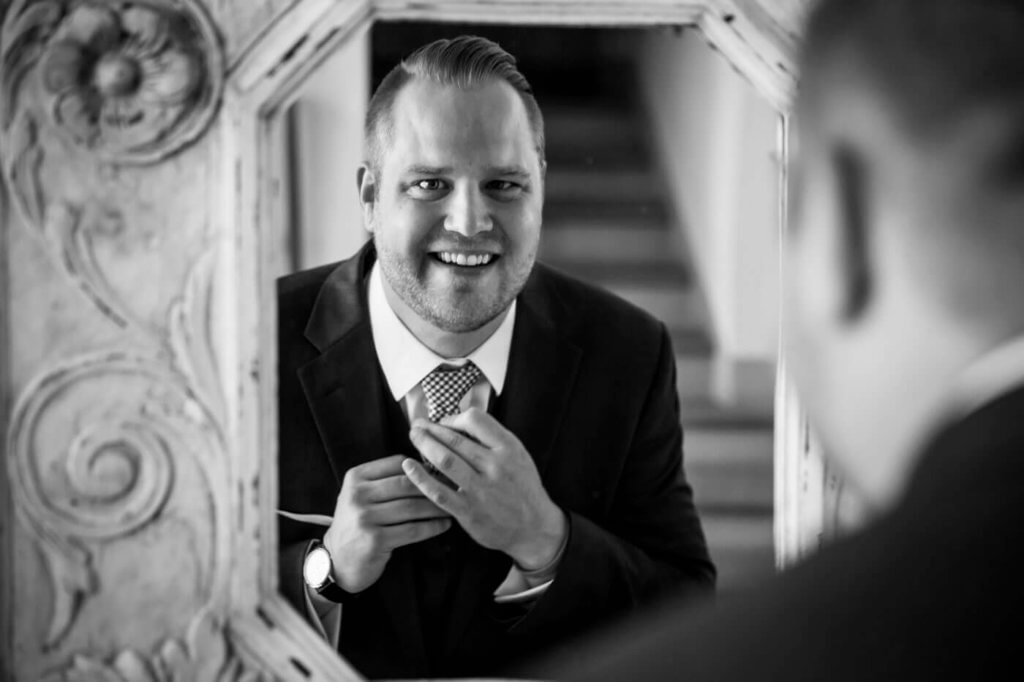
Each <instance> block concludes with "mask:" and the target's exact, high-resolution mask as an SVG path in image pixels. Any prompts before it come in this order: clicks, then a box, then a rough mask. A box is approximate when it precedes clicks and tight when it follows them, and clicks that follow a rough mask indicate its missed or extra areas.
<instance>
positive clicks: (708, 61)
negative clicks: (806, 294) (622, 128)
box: [638, 29, 779, 402]
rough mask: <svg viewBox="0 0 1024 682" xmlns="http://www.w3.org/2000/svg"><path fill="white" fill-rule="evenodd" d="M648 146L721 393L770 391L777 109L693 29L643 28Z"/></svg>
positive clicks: (763, 394) (755, 396)
mask: <svg viewBox="0 0 1024 682" xmlns="http://www.w3.org/2000/svg"><path fill="white" fill-rule="evenodd" d="M638 60H639V64H638V67H639V68H638V72H639V78H640V88H641V92H642V96H643V98H644V102H645V106H646V108H647V111H648V114H649V117H650V122H651V135H652V147H653V149H654V152H655V154H656V156H657V157H658V159H659V162H660V164H661V166H662V170H663V173H664V176H665V178H666V180H667V182H669V184H670V187H671V189H672V191H671V193H670V194H671V195H672V202H673V207H674V210H675V213H676V218H677V224H678V225H679V226H680V227H681V229H683V230H684V232H685V237H686V243H687V245H688V246H689V248H690V251H691V254H690V255H691V258H692V260H693V262H694V264H695V267H696V270H697V276H698V278H699V281H700V284H701V287H702V288H703V289H704V292H705V295H706V297H707V300H708V306H709V308H710V312H711V320H712V327H713V329H712V333H713V335H714V338H715V342H716V350H717V353H718V355H719V357H718V359H717V363H716V383H717V388H718V391H717V392H718V393H719V394H720V397H722V398H724V399H736V400H745V399H750V400H754V401H758V402H760V401H762V400H764V399H768V400H770V398H771V391H772V388H773V381H774V363H775V359H776V352H777V344H778V314H779V302H778V268H779V261H778V229H779V189H778V188H779V167H778V164H777V162H776V160H775V159H776V153H777V142H778V114H777V113H776V112H775V111H774V110H773V109H772V108H771V107H770V106H769V105H768V104H767V103H766V102H764V101H763V100H762V99H761V98H760V97H759V96H758V95H757V93H756V92H755V91H754V89H753V88H752V87H751V86H750V85H749V84H748V83H747V82H746V81H744V80H743V79H742V78H741V77H740V76H739V75H738V74H737V73H735V72H734V71H733V70H732V69H731V67H730V66H729V65H728V64H727V63H726V61H725V59H723V58H722V57H721V55H719V54H718V53H716V52H714V51H713V50H712V49H710V48H709V47H708V46H707V44H706V43H705V42H704V39H703V37H702V36H701V35H700V33H699V32H697V31H690V30H687V31H682V32H679V31H676V30H672V29H667V30H658V31H649V32H646V33H645V34H644V35H643V37H642V39H641V45H640V50H639V53H638Z"/></svg>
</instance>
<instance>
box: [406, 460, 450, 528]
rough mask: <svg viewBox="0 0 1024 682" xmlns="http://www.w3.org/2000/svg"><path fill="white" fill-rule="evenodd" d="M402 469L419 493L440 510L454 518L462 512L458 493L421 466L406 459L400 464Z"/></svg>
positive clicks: (414, 461)
mask: <svg viewBox="0 0 1024 682" xmlns="http://www.w3.org/2000/svg"><path fill="white" fill-rule="evenodd" d="M402 469H404V470H405V475H406V476H408V477H409V480H410V481H412V482H413V484H414V485H415V486H416V487H417V488H419V490H420V492H421V493H423V495H424V496H425V497H426V498H427V499H428V500H430V501H431V502H433V503H434V504H435V505H437V506H438V507H439V508H440V509H443V510H444V511H446V512H448V513H449V514H451V515H452V516H455V517H458V516H459V514H461V513H462V512H463V504H462V499H461V498H460V497H459V494H458V492H456V491H455V490H452V489H451V488H449V487H448V486H446V485H445V484H444V483H442V482H441V481H439V480H437V479H436V478H434V477H433V476H431V475H430V474H429V473H428V472H427V470H426V468H425V467H424V466H423V465H422V464H420V463H419V462H417V461H416V460H414V459H406V460H405V461H404V462H402Z"/></svg>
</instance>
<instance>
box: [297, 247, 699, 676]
mask: <svg viewBox="0 0 1024 682" xmlns="http://www.w3.org/2000/svg"><path fill="white" fill-rule="evenodd" d="M374 258H375V253H374V250H373V248H372V246H369V245H368V246H367V247H366V248H364V249H363V250H362V251H361V252H360V253H359V254H358V255H357V256H356V257H354V258H353V259H350V260H348V261H345V262H343V263H341V264H340V265H337V266H334V265H331V266H325V267H321V268H318V269H315V270H310V271H306V272H302V273H298V274H295V275H291V276H288V277H285V278H283V279H281V280H280V281H279V287H278V296H279V298H278V301H279V322H280V328H279V331H280V334H279V357H280V365H279V369H280V374H279V377H280V390H279V396H280V507H281V508H282V509H285V510H288V511H292V512H298V513H320V514H331V513H332V512H333V510H334V504H335V498H336V496H337V494H338V491H339V490H340V487H341V482H342V479H343V477H344V475H345V472H346V471H347V470H348V469H349V468H350V467H353V466H356V465H358V464H360V463H362V462H366V461H369V460H373V459H378V458H381V457H385V456H388V455H391V454H395V453H394V452H391V451H388V449H387V448H388V444H389V443H394V442H396V441H394V439H393V438H391V437H390V436H389V435H388V434H387V433H385V430H386V429H385V426H384V425H385V424H386V423H387V422H388V415H389V414H391V415H394V414H395V406H396V404H395V402H394V401H393V400H392V399H391V397H390V395H389V394H388V392H387V386H386V383H385V381H384V378H383V374H382V372H381V370H380V367H379V363H378V361H377V356H376V352H375V350H374V346H373V338H372V334H371V330H370V323H369V316H368V306H367V298H366V277H367V275H368V273H369V271H370V268H371V266H372V264H373V261H374ZM507 376H508V378H507V380H506V384H505V388H504V391H503V393H502V396H501V397H500V398H499V399H498V400H497V401H496V402H497V403H498V404H497V405H496V406H493V407H492V412H493V413H494V414H495V416H496V417H497V418H498V419H499V420H500V421H501V422H502V423H503V424H504V425H505V427H506V428H508V429H509V430H510V431H512V432H513V433H514V434H516V436H518V438H519V439H520V440H521V441H522V442H523V444H524V445H525V447H526V448H527V450H528V452H529V453H530V454H531V456H532V457H533V458H534V460H535V462H536V464H537V468H538V470H539V472H540V475H541V478H542V480H543V483H544V486H545V488H546V489H547V491H548V493H549V494H550V495H551V497H552V499H553V500H554V501H555V503H556V504H558V505H560V506H561V507H562V509H564V510H565V511H566V512H567V513H568V515H569V522H570V534H569V541H568V546H567V548H566V550H565V554H564V555H563V558H562V561H561V564H560V565H559V569H558V575H557V578H556V579H555V581H554V583H553V584H552V585H551V586H550V587H549V588H548V589H547V591H546V592H545V593H544V594H543V595H542V596H541V597H540V598H539V599H538V600H537V601H536V602H535V603H534V604H533V605H532V607H530V608H529V609H528V610H527V611H526V612H525V613H523V612H522V610H520V611H518V612H515V611H509V610H505V611H503V610H502V609H501V608H500V607H498V606H497V605H495V604H494V602H493V596H492V595H493V592H494V590H495V588H496V587H497V586H498V585H499V584H500V583H501V581H502V580H503V579H504V578H505V576H506V574H507V573H508V571H509V569H510V567H511V560H510V559H509V558H508V557H507V556H505V555H504V554H501V553H499V552H494V551H490V550H485V549H483V548H481V547H479V546H477V545H475V543H472V542H471V541H469V540H468V536H465V534H464V533H462V531H461V529H458V528H455V529H453V531H449V533H454V536H453V537H455V540H454V542H449V543H448V545H446V547H448V546H450V545H453V544H454V546H455V547H456V549H459V548H461V549H459V551H458V552H457V553H456V556H455V557H454V558H453V561H458V563H459V564H460V570H461V573H460V574H459V576H458V580H457V581H456V582H455V586H454V588H453V594H451V595H449V597H450V611H449V612H448V613H447V614H446V618H445V620H446V622H445V623H431V622H425V619H424V617H423V614H422V613H420V611H419V608H418V606H417V604H418V595H417V589H419V586H421V585H422V582H419V583H418V582H417V580H421V579H422V576H421V575H418V573H421V572H422V562H421V561H418V560H417V557H418V555H417V551H419V549H418V548H417V546H411V547H409V548H402V549H399V550H398V551H396V552H395V553H394V554H393V555H392V558H391V560H390V561H389V563H388V566H387V568H386V569H385V572H384V575H383V576H382V578H381V579H380V580H379V581H378V582H377V583H376V584H375V585H374V586H373V587H371V588H369V589H368V590H366V591H365V592H364V593H362V594H361V595H360V596H359V598H358V599H357V600H356V601H354V602H352V603H351V604H349V603H346V604H345V605H344V606H343V607H342V608H343V615H342V634H341V644H340V649H341V652H342V653H343V654H344V655H345V656H346V657H347V658H348V659H349V660H350V661H351V662H352V663H353V665H354V666H355V667H356V668H357V669H358V670H360V671H361V672H363V673H364V674H366V675H368V676H371V677H374V676H391V677H412V676H425V675H432V676H440V675H449V676H451V675H487V674H495V673H496V672H499V671H500V670H501V669H502V668H503V667H504V665H505V663H506V662H510V661H516V660H519V659H520V657H522V656H524V655H526V654H529V653H534V652H536V651H538V650H540V649H542V648H545V647H546V646H547V645H548V644H550V643H553V642H557V641H561V640H564V638H565V637H566V636H568V635H569V634H571V633H574V632H578V631H580V630H582V629H584V628H585V627H586V626H589V625H592V624H595V623H599V622H602V621H604V620H606V619H607V618H609V617H611V616H614V615H616V614H619V613H622V612H624V611H627V610H629V609H632V608H633V607H635V606H636V605H638V604H641V603H645V602H650V601H652V600H654V599H656V598H657V597H659V596H661V595H664V594H666V593H668V592H670V591H671V592H676V591H684V592H687V593H692V594H696V593H704V592H707V591H710V590H711V589H712V588H713V584H714V575H715V572H714V567H713V565H712V563H711V561H710V559H709V557H708V553H707V549H706V545H705V541H704V535H703V532H702V529H701V525H700V521H699V519H698V517H697V513H696V511H695V508H694V505H693V500H692V494H691V490H690V487H689V485H688V484H687V483H686V480H685V478H684V475H683V469H682V430H681V427H680V422H679V406H678V398H677V394H676V376H675V360H674V356H673V352H672V349H671V344H670V340H669V337H668V334H667V333H666V331H665V328H664V326H663V325H662V324H661V323H659V322H657V321H656V320H654V319H653V318H651V317H650V316H649V315H647V314H646V313H644V312H642V311H640V310H639V309H637V308H635V307H633V306H632V305H630V304H628V303H626V302H624V301H622V300H620V299H618V298H615V297H613V296H611V295H610V294H607V293H604V292H602V291H600V290H597V289H595V288H592V287H590V286H587V285H584V284H582V283H580V282H577V281H575V280H572V279H570V278H568V277H565V276H563V275H560V274H556V273H555V272H553V271H551V270H550V269H548V268H546V267H544V266H542V265H537V266H536V268H535V269H534V272H533V273H532V275H531V276H530V279H529V280H528V282H527V284H526V286H525V288H524V290H523V292H522V293H521V294H520V296H519V298H518V306H517V318H516V324H515V331H514V334H513V339H512V348H511V352H510V357H509V369H508V375H507ZM402 429H403V431H407V425H404V424H403V425H402ZM404 442H405V443H407V440H406V441H404ZM405 454H410V455H415V454H416V453H415V452H414V451H411V449H410V451H409V452H407V453H405ZM322 532H323V529H318V528H313V527H309V526H303V525H302V524H293V523H289V522H286V521H282V523H281V525H280V542H281V550H282V551H281V559H282V561H281V571H280V575H281V587H282V591H283V592H284V593H285V594H286V596H288V597H289V598H290V599H291V600H292V601H293V603H294V604H295V606H296V608H299V609H303V608H304V607H303V602H302V580H301V577H300V574H299V569H300V567H301V561H302V554H303V552H304V549H305V544H306V542H307V541H308V539H310V538H312V537H315V536H320V535H322ZM460 533H462V535H461V537H460V536H459V534H460ZM446 535H447V534H446Z"/></svg>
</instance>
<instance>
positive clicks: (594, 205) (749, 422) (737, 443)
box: [523, 53, 774, 592]
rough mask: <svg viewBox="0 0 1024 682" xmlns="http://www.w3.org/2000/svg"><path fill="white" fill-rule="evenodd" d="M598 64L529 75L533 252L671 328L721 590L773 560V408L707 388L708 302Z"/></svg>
mask: <svg viewBox="0 0 1024 682" xmlns="http://www.w3.org/2000/svg"><path fill="white" fill-rule="evenodd" d="M577 54H578V53H577ZM523 68H524V71H525V70H526V69H527V65H526V64H524V66H523ZM600 68H601V73H600V76H599V77H595V69H594V63H593V62H592V61H590V60H588V59H585V58H584V59H580V60H578V62H576V63H573V61H572V60H562V62H561V66H559V67H554V68H553V67H552V66H551V65H550V64H548V65H547V67H546V68H545V70H544V71H542V72H540V73H542V74H543V76H542V78H540V79H538V78H536V77H533V78H532V82H533V86H534V89H535V91H536V93H537V98H538V100H539V102H540V104H541V107H542V109H543V111H544V117H545V123H546V138H547V159H548V173H547V183H546V193H547V196H546V201H545V208H544V229H543V233H542V239H541V249H540V259H541V260H543V261H544V262H546V263H548V264H549V265H553V266H554V267H556V268H558V269H560V270H562V271H564V272H567V273H569V274H571V275H575V276H577V277H579V278H580V279H584V280H587V281H590V282H593V283H595V284H598V285H600V286H603V287H605V288H607V289H609V290H611V291H613V292H615V293H617V294H619V295H620V296H622V297H623V298H625V299H627V300H629V301H632V302H633V303H635V304H636V305H638V306H640V307H641V308H644V309H645V310H647V311H648V312H650V313H651V314H653V315H654V316H655V317H657V318H659V319H660V320H662V321H663V322H664V323H665V324H666V326H667V327H668V328H669V330H670V331H671V334H672V341H673V347H674V349H675V352H676V364H677V370H678V388H679V396H680V401H681V409H682V421H683V428H684V452H685V455H684V457H685V465H686V471H687V475H688V477H689V480H690V483H691V484H692V485H693V488H694V491H695V497H696V501H697V505H698V507H699V510H700V512H701V516H702V518H703V521H704V527H705V531H706V533H707V536H708V542H709V545H710V548H711V553H712V557H713V559H714V560H715V562H716V564H717V565H718V569H719V588H720V591H722V592H729V591H733V590H735V589H737V588H741V587H743V586H745V585H748V584H750V583H752V582H755V581H756V580H758V579H760V578H763V577H766V576H768V575H770V574H771V573H772V571H773V570H774V551H773V542H772V537H773V536H772V506H773V505H772V498H773V485H772V466H773V465H772V415H771V414H770V413H765V414H752V413H744V412H739V411H736V410H730V409H728V408H725V407H721V406H718V405H715V404H714V401H713V400H712V399H711V396H710V379H711V360H712V355H713V352H714V349H713V346H712V343H711V340H710V334H709V323H708V316H707V311H706V306H705V303H704V299H703V296H702V294H701V292H700V291H699V289H698V288H697V286H696V282H695V281H694V277H693V270H692V268H691V264H690V263H689V262H688V261H687V259H686V257H685V249H684V248H682V247H681V246H680V241H681V240H680V237H679V235H678V234H677V226H676V225H674V224H673V221H674V218H673V216H672V215H671V211H670V209H669V206H670V205H671V203H670V202H669V201H667V195H666V192H667V191H668V188H666V187H665V184H664V181H663V179H662V178H661V176H660V174H659V172H658V168H657V164H656V162H655V159H654V157H653V156H652V154H651V152H650V148H649V147H650V144H649V141H648V139H647V128H646V125H645V122H644V121H645V117H644V115H643V112H642V111H641V110H640V109H639V106H640V105H639V98H637V97H634V96H633V93H632V92H631V89H630V88H629V87H628V84H629V83H631V82H633V78H632V77H631V75H629V74H628V69H629V68H630V67H629V65H628V64H621V65H617V66H612V67H611V68H610V65H609V64H607V63H602V64H601V67H600ZM538 72H539V71H537V70H533V71H527V73H528V74H529V73H538ZM568 84H571V85H568Z"/></svg>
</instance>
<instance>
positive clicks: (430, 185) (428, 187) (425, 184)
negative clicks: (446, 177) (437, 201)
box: [413, 180, 444, 192]
mask: <svg viewBox="0 0 1024 682" xmlns="http://www.w3.org/2000/svg"><path fill="white" fill-rule="evenodd" d="M413 186H414V187H415V188H416V189H421V190H424V191H425V192H438V191H440V190H442V189H444V182H443V181H442V180H417V181H416V183H415V185H413Z"/></svg>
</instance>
